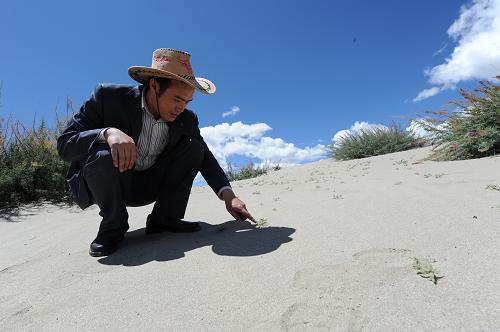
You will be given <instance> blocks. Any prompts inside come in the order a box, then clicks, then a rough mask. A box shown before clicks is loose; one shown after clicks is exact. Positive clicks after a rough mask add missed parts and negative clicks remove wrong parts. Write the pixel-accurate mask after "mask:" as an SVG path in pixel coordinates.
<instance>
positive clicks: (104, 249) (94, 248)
mask: <svg viewBox="0 0 500 332" xmlns="http://www.w3.org/2000/svg"><path fill="white" fill-rule="evenodd" d="M118 245H119V242H109V243H105V244H104V243H102V244H101V243H97V242H92V243H91V244H90V250H89V255H90V256H92V257H102V256H108V255H111V254H112V253H114V252H115V251H116V249H118Z"/></svg>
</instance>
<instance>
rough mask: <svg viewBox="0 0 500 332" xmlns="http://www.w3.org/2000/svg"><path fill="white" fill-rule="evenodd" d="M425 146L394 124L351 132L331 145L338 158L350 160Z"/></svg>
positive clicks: (334, 154)
mask: <svg viewBox="0 0 500 332" xmlns="http://www.w3.org/2000/svg"><path fill="white" fill-rule="evenodd" d="M419 146H423V142H421V140H419V139H417V138H416V137H415V136H414V134H413V133H411V132H407V131H406V130H404V129H402V128H401V126H400V125H397V124H392V125H391V126H390V127H389V128H375V129H369V130H361V131H360V132H350V133H348V134H347V135H346V136H345V137H343V138H342V139H341V140H340V141H339V142H338V143H337V144H336V145H334V146H332V147H331V151H332V155H333V156H334V157H335V159H338V160H350V159H358V158H365V157H371V156H377V155H382V154H387V153H392V152H399V151H405V150H409V149H412V148H415V147H419Z"/></svg>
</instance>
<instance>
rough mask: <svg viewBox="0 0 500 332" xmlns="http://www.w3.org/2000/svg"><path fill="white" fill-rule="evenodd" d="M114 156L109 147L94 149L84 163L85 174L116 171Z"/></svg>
mask: <svg viewBox="0 0 500 332" xmlns="http://www.w3.org/2000/svg"><path fill="white" fill-rule="evenodd" d="M113 169H114V165H113V158H112V156H111V151H109V149H108V148H99V149H97V150H94V151H93V152H92V153H91V154H90V155H89V157H88V158H87V160H86V161H85V163H84V165H83V173H84V175H85V176H89V175H90V176H92V175H95V174H101V173H103V172H104V173H107V172H110V171H111V172H112V171H114V170H113Z"/></svg>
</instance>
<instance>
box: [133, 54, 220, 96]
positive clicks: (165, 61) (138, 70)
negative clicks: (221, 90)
mask: <svg viewBox="0 0 500 332" xmlns="http://www.w3.org/2000/svg"><path fill="white" fill-rule="evenodd" d="M190 57H191V55H190V54H189V53H186V52H182V51H178V50H173V49H170V48H159V49H157V50H156V51H154V52H153V60H152V64H151V67H141V66H133V67H130V68H129V69H128V74H129V75H130V77H132V78H133V79H134V80H136V81H137V82H139V83H142V84H146V83H147V82H148V80H149V79H150V78H151V77H160V78H170V79H175V80H178V81H181V82H184V83H186V84H188V85H190V86H192V87H193V88H195V89H197V90H198V91H200V92H202V93H206V94H213V93H215V90H216V87H215V84H213V83H212V82H211V81H209V80H207V79H206V78H202V77H195V75H194V74H193V68H192V67H191V63H190V61H189V59H190Z"/></svg>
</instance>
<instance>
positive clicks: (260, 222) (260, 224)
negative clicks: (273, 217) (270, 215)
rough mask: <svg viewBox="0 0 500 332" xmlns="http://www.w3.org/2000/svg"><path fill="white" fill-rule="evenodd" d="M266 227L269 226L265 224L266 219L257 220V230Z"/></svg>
mask: <svg viewBox="0 0 500 332" xmlns="http://www.w3.org/2000/svg"><path fill="white" fill-rule="evenodd" d="M268 226H269V224H268V223H267V219H266V218H260V219H259V220H257V224H256V225H255V227H257V228H265V227H268Z"/></svg>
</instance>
